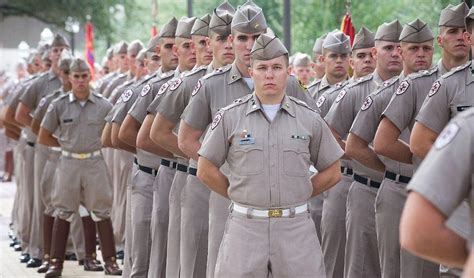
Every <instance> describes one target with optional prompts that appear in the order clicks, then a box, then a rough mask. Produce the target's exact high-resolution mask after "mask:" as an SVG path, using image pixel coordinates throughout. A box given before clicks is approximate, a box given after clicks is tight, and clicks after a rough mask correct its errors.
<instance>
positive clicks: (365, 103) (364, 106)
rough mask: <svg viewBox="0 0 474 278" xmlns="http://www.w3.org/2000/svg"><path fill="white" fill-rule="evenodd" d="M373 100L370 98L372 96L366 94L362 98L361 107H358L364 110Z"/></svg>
mask: <svg viewBox="0 0 474 278" xmlns="http://www.w3.org/2000/svg"><path fill="white" fill-rule="evenodd" d="M373 102H374V101H373V100H372V98H371V97H370V96H367V97H366V98H365V100H364V103H362V107H361V108H360V110H362V111H365V110H367V109H369V107H370V106H371V105H372V103H373Z"/></svg>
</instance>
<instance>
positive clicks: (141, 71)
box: [135, 60, 148, 79]
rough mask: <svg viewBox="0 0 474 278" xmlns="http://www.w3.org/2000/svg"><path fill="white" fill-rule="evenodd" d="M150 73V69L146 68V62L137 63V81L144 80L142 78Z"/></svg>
mask: <svg viewBox="0 0 474 278" xmlns="http://www.w3.org/2000/svg"><path fill="white" fill-rule="evenodd" d="M147 73H148V69H147V68H146V66H145V60H143V61H138V60H137V61H136V62H135V76H136V77H137V79H140V78H142V76H144V75H146V74H147Z"/></svg>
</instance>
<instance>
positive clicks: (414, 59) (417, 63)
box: [399, 40, 433, 73]
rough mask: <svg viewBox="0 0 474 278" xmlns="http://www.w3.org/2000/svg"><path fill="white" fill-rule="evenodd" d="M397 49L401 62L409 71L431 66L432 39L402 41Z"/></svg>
mask: <svg viewBox="0 0 474 278" xmlns="http://www.w3.org/2000/svg"><path fill="white" fill-rule="evenodd" d="M399 50H400V54H401V55H402V59H403V63H404V64H405V67H406V69H407V70H408V71H409V72H410V73H411V72H417V71H419V70H426V69H429V68H430V67H431V61H432V59H433V40H430V41H427V42H422V43H402V44H400V48H399Z"/></svg>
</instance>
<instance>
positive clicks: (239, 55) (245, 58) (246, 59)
mask: <svg viewBox="0 0 474 278" xmlns="http://www.w3.org/2000/svg"><path fill="white" fill-rule="evenodd" d="M260 34H262V32H259V33H253V34H247V33H242V32H239V31H234V33H233V34H232V35H230V36H229V38H230V40H231V41H232V45H233V47H234V51H235V59H236V60H237V62H238V63H239V64H242V65H245V66H247V67H249V66H250V51H251V50H252V47H253V44H254V43H255V40H256V39H257V38H258V36H260Z"/></svg>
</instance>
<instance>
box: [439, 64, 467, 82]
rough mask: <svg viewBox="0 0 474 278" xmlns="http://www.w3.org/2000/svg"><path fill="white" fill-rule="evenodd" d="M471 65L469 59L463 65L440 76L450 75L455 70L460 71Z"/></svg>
mask: <svg viewBox="0 0 474 278" xmlns="http://www.w3.org/2000/svg"><path fill="white" fill-rule="evenodd" d="M471 65H472V61H469V62H467V63H465V64H464V65H461V66H459V67H456V68H453V69H452V70H451V71H449V72H447V73H445V74H443V76H442V77H443V78H446V77H448V76H451V75H453V74H455V73H456V72H460V71H462V70H463V69H465V68H467V67H470V66H471Z"/></svg>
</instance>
